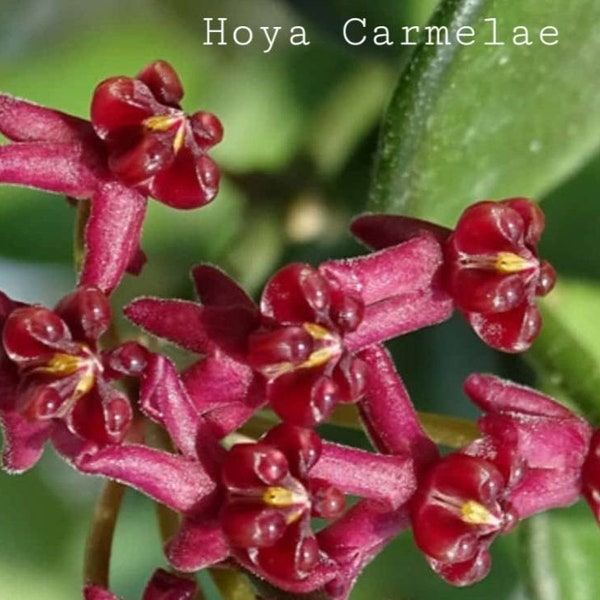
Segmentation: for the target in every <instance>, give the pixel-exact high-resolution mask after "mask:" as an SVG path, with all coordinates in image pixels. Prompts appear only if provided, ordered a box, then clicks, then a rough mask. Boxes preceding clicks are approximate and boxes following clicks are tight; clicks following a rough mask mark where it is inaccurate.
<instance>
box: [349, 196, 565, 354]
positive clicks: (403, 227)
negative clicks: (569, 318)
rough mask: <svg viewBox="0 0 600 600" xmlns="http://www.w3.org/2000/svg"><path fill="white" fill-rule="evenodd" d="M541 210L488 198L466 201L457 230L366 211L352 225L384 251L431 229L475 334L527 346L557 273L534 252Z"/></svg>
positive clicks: (507, 345) (493, 342)
mask: <svg viewBox="0 0 600 600" xmlns="http://www.w3.org/2000/svg"><path fill="white" fill-rule="evenodd" d="M543 229H544V215H543V213H542V211H541V210H540V208H539V207H538V206H537V204H535V203H534V202H532V201H531V200H527V199H526V198H510V199H507V200H502V201H499V202H492V201H483V202H478V203H476V204H473V205H472V206H470V207H468V208H467V209H466V210H465V211H464V212H463V214H462V216H461V217H460V219H459V220H458V223H457V224H456V227H455V229H454V230H450V229H446V228H444V227H440V226H438V225H434V224H432V223H428V222H426V221H420V220H418V219H411V218H408V217H400V216H392V215H363V216H361V217H358V218H357V219H356V220H355V221H354V223H353V224H352V231H353V233H354V234H355V235H356V237H357V238H359V239H360V240H361V241H363V242H364V243H366V244H367V245H369V246H371V247H373V248H375V249H379V248H385V247H389V246H393V245H395V244H400V243H403V242H405V240H406V239H408V238H410V237H413V236H415V235H417V236H418V235H422V234H423V232H429V233H430V234H432V235H434V236H435V238H436V239H437V240H438V242H439V244H440V246H441V247H442V249H443V253H444V263H443V267H442V269H441V274H442V278H443V284H444V285H443V287H444V289H445V293H447V294H448V295H449V296H450V297H451V298H452V300H453V301H454V304H455V306H456V308H458V309H459V310H460V311H461V312H462V313H463V314H464V315H465V318H466V319H467V320H468V321H469V323H470V324H471V326H472V327H473V329H474V330H475V332H476V333H477V335H478V336H479V337H480V338H481V339H483V340H484V341H485V342H486V343H487V344H488V345H490V346H491V347H492V348H496V349H498V350H503V351H505V352H523V351H525V350H527V348H529V346H530V345H531V344H532V342H533V341H534V339H535V338H536V336H537V335H538V333H539V331H540V328H541V323H542V321H541V316H540V313H539V310H538V308H537V306H536V298H537V297H538V296H545V295H546V294H548V293H549V292H550V290H551V289H552V288H553V286H554V283H555V280H556V274H555V272H554V269H553V268H552V266H551V265H550V264H549V263H548V262H546V261H543V260H540V259H539V257H538V254H537V245H538V243H539V240H540V237H541V234H542V231H543Z"/></svg>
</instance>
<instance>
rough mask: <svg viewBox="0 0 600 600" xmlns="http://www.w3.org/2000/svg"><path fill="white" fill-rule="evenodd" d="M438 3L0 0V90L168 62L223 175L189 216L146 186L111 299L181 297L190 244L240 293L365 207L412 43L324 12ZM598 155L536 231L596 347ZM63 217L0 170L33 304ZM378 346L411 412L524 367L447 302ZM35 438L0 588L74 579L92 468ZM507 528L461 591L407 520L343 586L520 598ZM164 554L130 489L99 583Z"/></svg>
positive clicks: (364, 598) (60, 265)
mask: <svg viewBox="0 0 600 600" xmlns="http://www.w3.org/2000/svg"><path fill="white" fill-rule="evenodd" d="M435 5H436V2H435V1H434V0H403V1H398V0H381V1H377V2H375V1H373V0H370V1H368V0H351V1H344V2H342V1H341V0H335V1H333V0H332V1H330V2H312V1H310V0H287V1H284V0H256V1H243V2H242V1H238V0H225V1H219V0H172V1H169V0H162V1H160V0H155V1H150V0H148V1H144V0H118V1H117V0H104V1H103V2H98V3H93V4H92V3H82V2H78V1H77V0H3V2H2V3H0V89H2V91H5V92H9V93H12V94H14V95H18V96H22V97H26V98H28V99H31V100H34V101H36V102H38V103H40V104H44V105H48V106H52V107H56V108H59V109H61V110H63V111H65V112H70V113H73V114H76V115H79V116H83V117H87V116H88V110H89V102H90V97H91V92H92V90H93V88H94V87H95V85H96V84H97V83H98V82H99V81H100V80H102V79H104V78H105V77H108V76H112V75H120V74H126V75H134V74H135V73H137V72H138V71H139V70H140V69H141V68H142V67H143V66H144V65H146V64H147V63H148V62H150V61H151V60H154V59H157V58H162V59H166V60H167V61H169V62H171V64H172V65H173V66H174V67H175V68H176V69H177V70H178V72H179V73H180V76H181V79H182V81H183V83H184V86H185V91H186V95H185V98H184V102H183V104H184V107H185V108H187V109H189V110H190V112H192V111H194V110H196V109H199V108H202V109H204V110H209V111H213V112H215V113H217V114H218V116H219V117H220V118H221V120H222V122H223V124H224V128H225V139H224V141H223V143H222V144H221V145H220V146H219V147H218V148H217V149H216V150H215V151H214V153H213V156H214V157H215V158H216V159H217V161H218V162H219V163H220V165H221V166H222V168H223V173H224V178H223V184H222V190H221V192H220V195H219V197H218V200H217V201H216V202H214V203H213V204H211V205H210V206H208V207H207V208H204V209H202V210H199V211H195V212H190V213H186V214H182V213H177V212H175V211H170V210H169V209H167V208H166V207H164V206H162V205H160V204H159V203H156V202H151V206H150V210H149V214H148V218H147V221H146V225H145V230H144V236H143V247H144V249H145V251H146V253H147V254H148V258H149V262H148V265H147V267H146V269H145V270H144V272H143V274H142V276H141V277H139V278H132V277H128V278H127V279H126V281H125V282H124V284H123V286H122V287H121V288H120V289H119V290H118V292H117V294H116V297H115V306H117V307H118V306H122V305H123V304H124V303H125V302H127V301H128V300H129V299H131V298H133V297H135V296H136V295H140V294H150V295H159V296H176V297H191V286H190V282H189V279H188V271H189V269H190V267H191V266H192V265H194V264H196V263H198V262H201V261H209V262H212V263H217V264H220V265H221V266H223V267H224V268H225V269H226V270H227V271H228V272H229V273H230V274H231V275H233V276H234V277H236V278H237V279H238V280H239V281H240V282H241V283H242V284H243V285H245V286H246V287H247V289H248V290H249V291H250V292H251V293H253V294H257V292H259V291H260V288H261V286H262V284H263V283H264V281H265V279H266V278H267V277H268V276H269V274H270V273H272V272H273V271H274V270H275V269H276V268H277V267H278V266H280V265H281V264H282V263H284V262H289V261H291V260H296V261H297V260H302V261H308V262H312V263H313V264H318V262H320V261H321V260H324V259H326V258H331V257H337V256H347V255H352V254H357V253H359V252H360V251H361V250H360V248H359V246H358V245H357V244H355V243H354V242H353V241H352V240H351V239H350V237H349V236H348V234H347V233H346V227H347V223H348V221H349V220H350V218H351V217H352V216H353V215H355V214H357V213H359V212H362V211H364V210H366V202H367V197H368V193H369V180H370V176H371V173H372V169H373V157H374V153H375V149H376V143H377V134H378V128H379V124H380V121H381V116H382V113H383V111H384V109H385V107H386V106H387V104H388V102H389V99H390V97H391V95H392V92H393V90H394V88H395V85H396V82H397V79H398V75H399V73H400V72H401V70H402V68H403V67H404V66H405V65H406V64H407V62H408V60H409V58H410V53H409V50H411V49H410V48H403V47H400V46H394V47H391V48H384V49H382V48H381V47H379V48H377V47H374V46H373V45H372V44H368V43H367V44H364V45H362V46H360V47H351V46H350V45H348V44H346V43H344V41H343V39H342V35H341V24H343V23H344V21H345V20H346V19H348V18H350V17H365V18H367V20H368V22H369V23H370V24H372V25H373V26H375V25H387V26H388V27H389V28H390V29H391V30H394V29H396V30H397V29H398V28H399V27H400V26H401V25H403V24H404V25H415V24H423V23H425V21H426V20H427V19H428V18H429V16H430V14H431V12H432V11H433V9H434V8H435ZM204 17H213V18H218V17H227V18H228V19H229V21H228V23H227V25H228V30H229V31H231V30H232V29H233V28H234V27H236V26H237V25H245V26H251V27H253V28H254V30H255V42H254V43H252V44H250V45H248V46H244V47H241V46H236V45H235V44H233V43H232V42H231V38H230V36H229V35H228V36H227V39H228V41H229V43H228V45H225V46H218V45H213V46H207V45H204V44H203V42H204V41H205V27H204V25H203V21H202V19H203V18H204ZM267 25H277V26H281V27H282V31H281V33H280V37H279V38H278V40H277V41H276V43H275V46H274V48H273V50H272V51H271V52H268V53H266V52H264V50H265V41H264V38H263V37H262V34H260V30H259V29H258V28H259V27H260V26H267ZM297 25H303V26H305V27H306V31H307V36H308V38H309V39H310V42H311V44H310V46H307V47H302V46H299V47H294V46H291V45H290V44H289V41H288V39H289V34H288V33H287V32H288V31H289V28H290V27H293V26H297ZM598 35H600V34H598ZM597 83H598V85H599V87H600V81H598V82H597ZM566 85H570V84H569V82H567V83H566ZM573 85H575V83H573ZM524 93H526V90H524ZM557 93H560V90H557ZM515 111H518V107H515ZM490 143H491V144H493V140H490ZM538 150H539V149H538ZM540 151H541V152H542V153H543V152H544V149H543V148H542V149H541V150H540ZM591 154H593V152H591V151H590V152H588V153H587V155H588V156H589V155H591ZM599 165H600V156H591V159H589V161H588V160H586V161H584V160H583V158H579V159H578V162H577V164H573V165H570V167H569V169H568V171H569V173H570V175H569V177H568V178H566V179H565V178H564V177H563V180H562V182H561V183H560V185H559V186H558V187H554V189H553V190H552V191H550V192H549V193H548V194H547V195H546V197H545V198H544V210H545V212H546V215H547V231H546V234H545V237H544V240H543V245H542V254H543V255H544V256H545V257H546V258H548V259H549V260H550V261H551V262H553V263H554V265H555V266H556V267H557V269H558V272H559V275H560V277H561V280H564V282H565V283H564V284H563V285H562V289H559V290H557V292H556V300H555V301H554V300H553V301H554V302H555V307H556V309H557V311H558V314H564V315H568V316H569V323H568V324H569V328H570V330H571V331H572V332H574V335H576V336H577V337H578V338H579V339H580V340H581V341H582V343H584V344H585V346H586V348H587V349H588V350H589V352H590V353H591V354H592V355H593V356H595V357H598V356H600V325H599V324H598V319H597V317H596V315H597V310H598V308H599V304H598V298H599V296H598V291H597V287H596V286H597V285H598V283H599V274H600V252H599V251H598V231H600V210H599V208H598V202H597V190H598V188H599V186H600V174H599V169H598V167H599ZM523 169H527V165H526V164H525V163H524V164H523ZM565 172H566V170H565ZM477 199H480V198H476V197H473V198H465V199H464V202H465V203H467V202H471V201H474V200H477ZM73 221H74V211H73V210H72V208H71V207H69V206H68V205H67V203H66V202H64V201H63V200H62V199H60V198H58V197H55V196H50V195H45V194H41V193H38V192H34V191H28V190H21V189H12V188H7V187H2V188H0V223H1V227H2V229H1V230H2V234H1V235H0V288H1V289H2V290H4V291H5V292H6V293H8V294H9V295H10V296H12V297H15V298H18V299H21V300H25V301H28V302H43V303H47V304H50V305H51V304H53V303H54V302H55V301H56V300H57V299H58V298H59V297H60V296H61V295H63V294H64V293H66V292H67V291H68V290H69V289H70V288H71V286H72V285H73V283H74V281H75V276H74V273H73V271H72V267H71V251H72V239H71V238H72V226H73ZM122 325H123V327H125V328H127V327H128V325H127V324H125V323H123V324H122ZM131 331H132V330H131ZM391 347H392V349H393V351H394V354H395V357H396V359H397V363H398V366H399V368H400V371H401V373H402V374H403V376H404V377H405V379H406V382H407V385H408V387H409V389H410V390H411V392H412V393H413V396H414V400H415V403H416V404H417V405H418V407H419V408H421V409H424V410H428V411H436V412H440V413H447V414H453V415H462V416H467V417H473V416H475V411H474V409H473V408H472V407H470V406H469V404H468V402H467V401H466V399H465V398H464V397H463V395H462V392H461V382H462V380H463V379H464V377H465V376H466V375H467V374H468V373H470V372H473V371H493V372H495V373H497V374H500V375H506V376H511V377H512V378H515V379H517V380H519V381H522V382H529V383H531V382H533V381H534V372H533V371H532V370H531V366H530V365H529V364H528V363H527V362H526V361H524V360H523V359H521V358H518V357H506V356H501V355H499V354H497V353H494V352H492V351H490V350H487V349H486V348H484V347H483V346H482V345H481V343H479V342H478V340H476V339H475V336H474V334H473V333H472V332H471V331H470V330H469V329H468V328H467V327H466V326H465V324H464V323H463V322H462V321H461V320H460V319H458V318H457V319H453V320H451V321H450V322H448V323H446V324H444V325H442V326H440V327H437V328H435V329H433V330H428V331H422V332H418V333H415V334H411V335H409V336H406V337H405V338H403V339H401V340H397V341H395V342H393V343H392V344H391ZM448 348H452V350H451V351H450V352H449V351H448ZM331 432H333V434H334V435H337V436H341V437H343V433H340V432H339V431H338V430H335V429H333V428H332V429H331V430H330V433H331ZM352 439H355V438H352ZM46 454H47V456H46V457H45V458H44V460H43V461H42V464H41V465H40V466H38V467H37V468H36V469H34V470H33V471H31V472H29V473H27V474H25V475H22V476H18V477H15V476H13V477H11V476H8V475H5V474H0V540H1V542H0V598H7V599H8V598H27V599H28V600H65V599H71V598H77V597H79V586H80V571H81V563H82V550H83V544H84V539H85V532H86V527H87V523H88V520H89V517H90V515H91V510H92V507H93V502H94V497H95V494H96V493H97V491H98V489H99V484H100V482H99V481H96V480H93V479H91V478H83V477H82V476H80V475H77V474H76V473H74V472H72V471H70V470H69V468H68V467H66V466H65V465H64V464H62V463H61V462H60V461H59V460H58V459H57V458H55V457H54V456H52V454H51V453H50V452H47V453H46ZM563 514H564V515H566V516H562V517H561V519H563V521H564V520H565V519H566V522H567V523H568V522H569V519H572V522H573V523H574V524H575V525H573V526H574V527H576V526H577V524H578V523H580V521H581V519H584V520H585V519H587V521H583V522H588V523H589V524H590V525H591V517H589V515H587V514H583V513H582V511H581V510H580V509H579V508H577V507H576V508H575V509H573V510H572V511H566V512H564V513H563ZM567 528H568V527H567ZM519 535H520V534H519V532H516V533H514V534H511V535H510V536H507V537H506V538H504V539H502V540H500V541H499V542H497V543H495V544H494V547H493V557H494V568H493V571H492V575H491V576H490V577H489V578H488V579H486V580H485V581H484V582H483V583H481V584H479V585H477V586H474V587H473V588H469V589H461V590H456V589H453V588H451V587H449V586H447V585H446V584H444V583H442V582H440V581H438V580H437V578H436V577H435V576H434V575H433V574H432V573H431V572H430V570H429V568H428V567H427V565H426V564H425V561H424V560H423V559H422V557H421V556H420V555H419V553H418V552H417V551H415V550H414V548H413V545H412V540H411V539H410V535H404V536H401V538H400V539H398V540H397V541H396V542H394V543H393V544H392V545H391V546H390V547H389V548H387V549H386V550H385V552H383V553H382V555H381V556H380V557H379V558H378V559H377V560H376V561H375V562H374V563H373V565H371V566H370V567H369V568H368V569H367V570H366V572H365V575H364V576H363V577H362V578H361V580H360V581H359V584H358V585H357V587H356V590H355V592H354V593H353V595H352V599H353V600H403V599H407V600H408V599H413V600H438V599H439V600H452V599H454V598H456V599H459V598H462V599H465V600H475V599H478V598H484V597H485V598H494V599H498V600H518V599H523V598H526V597H527V595H526V594H525V592H524V588H523V586H522V584H521V583H519V581H520V579H519V572H520V570H522V560H521V554H520V553H519V552H520V551H519V550H518V547H519V546H520V544H519V542H518V538H519ZM592 545H593V543H592ZM593 547H595V546H593ZM161 564H162V558H161V552H160V541H159V537H158V534H157V532H156V530H155V528H154V527H153V512H152V508H151V506H150V504H149V502H147V501H146V500H145V499H144V498H143V497H141V496H139V495H137V494H134V493H130V494H129V495H128V496H127V500H126V504H125V507H124V510H123V513H122V515H121V519H120V522H119V526H118V532H117V539H116V545H115V555H114V569H113V578H112V582H113V589H114V591H115V592H117V593H119V594H121V595H123V597H124V598H126V599H127V600H133V599H135V598H138V597H139V595H140V591H141V589H142V588H143V585H144V584H145V581H146V580H147V578H148V576H149V575H150V573H151V572H152V570H153V569H154V568H155V567H156V566H159V565H161ZM581 597H582V596H580V597H579V598H581ZM552 598H554V597H552ZM556 598H562V597H560V596H556ZM590 598H591V596H590Z"/></svg>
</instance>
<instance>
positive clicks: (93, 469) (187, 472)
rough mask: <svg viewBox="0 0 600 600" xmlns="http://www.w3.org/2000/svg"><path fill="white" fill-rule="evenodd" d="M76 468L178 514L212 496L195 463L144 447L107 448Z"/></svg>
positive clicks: (80, 460)
mask: <svg viewBox="0 0 600 600" xmlns="http://www.w3.org/2000/svg"><path fill="white" fill-rule="evenodd" d="M75 466H76V468H77V469H78V470H79V471H81V472H83V473H89V474H92V475H102V476H104V477H108V478H110V479H115V480H116V481H119V482H121V483H124V484H126V485H130V486H131V487H134V488H135V489H137V490H139V491H140V492H142V493H144V494H146V495H147V496H150V497H151V498H153V499H155V500H158V501H159V502H162V503H163V504H165V505H166V506H168V507H169V508H172V509H173V510H177V511H181V512H184V511H188V510H191V509H192V508H193V507H194V506H195V505H197V504H198V503H199V502H201V501H202V500H204V499H206V498H207V497H209V496H210V495H211V494H213V493H214V492H215V489H216V484H215V482H214V481H213V480H212V479H211V478H210V477H208V475H207V474H206V472H205V471H204V470H203V469H202V468H201V466H200V465H199V464H198V462H194V461H191V460H189V459H187V458H184V457H181V456H173V455H172V454H167V453H165V452H161V451H159V450H154V449H153V448H146V447H144V446H137V445H130V446H107V447H105V448H102V449H101V450H98V451H97V452H93V453H87V454H82V455H81V456H79V457H78V458H77V460H76V461H75Z"/></svg>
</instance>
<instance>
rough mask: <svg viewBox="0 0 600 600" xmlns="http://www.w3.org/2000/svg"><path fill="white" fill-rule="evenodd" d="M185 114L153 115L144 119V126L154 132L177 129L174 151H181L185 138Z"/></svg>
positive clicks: (174, 138)
mask: <svg viewBox="0 0 600 600" xmlns="http://www.w3.org/2000/svg"><path fill="white" fill-rule="evenodd" d="M185 121H186V119H185V115H184V114H178V115H153V116H151V117H148V118H147V119H144V121H143V124H144V127H145V128H146V129H147V130H148V131H150V132H152V133H161V132H166V131H173V130H175V135H174V137H173V151H174V152H175V153H177V152H179V150H180V149H181V147H182V146H183V142H184V140H185Z"/></svg>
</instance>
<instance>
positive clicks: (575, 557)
mask: <svg viewBox="0 0 600 600" xmlns="http://www.w3.org/2000/svg"><path fill="white" fill-rule="evenodd" d="M519 531H520V533H521V542H522V550H523V551H524V552H525V560H524V561H523V564H524V567H525V575H526V577H525V579H526V581H527V585H528V588H529V597H530V598H531V600H595V599H596V598H598V597H599V594H600V570H599V569H598V555H599V554H600V536H599V535H598V529H597V527H596V526H595V524H594V522H593V518H592V515H591V513H590V511H589V510H588V509H587V507H586V506H585V505H584V504H583V503H582V504H579V505H577V506H575V507H572V508H570V509H568V510H561V511H554V512H551V513H544V514H541V515H537V516H535V517H533V518H531V519H528V520H527V521H526V522H524V523H522V524H521V527H520V528H519Z"/></svg>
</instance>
